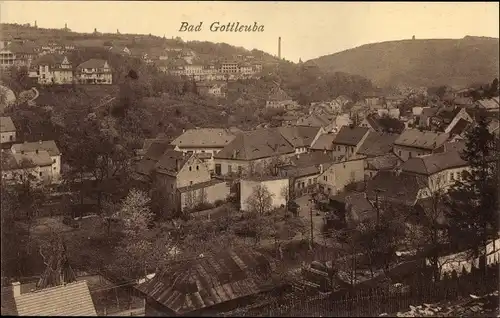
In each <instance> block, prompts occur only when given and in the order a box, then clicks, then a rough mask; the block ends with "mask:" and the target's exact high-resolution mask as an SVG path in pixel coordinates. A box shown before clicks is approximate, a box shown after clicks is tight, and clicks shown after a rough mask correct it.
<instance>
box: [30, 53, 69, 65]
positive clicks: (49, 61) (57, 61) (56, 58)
mask: <svg viewBox="0 0 500 318" xmlns="http://www.w3.org/2000/svg"><path fill="white" fill-rule="evenodd" d="M65 58H66V59H67V57H66V56H64V55H61V54H46V55H42V56H41V57H39V58H38V59H37V60H36V61H34V62H33V63H32V65H34V66H36V65H38V66H40V65H48V66H50V67H58V66H59V65H61V64H62V62H63V61H64V59H65ZM67 61H68V63H70V64H71V62H70V61H69V59H67Z"/></svg>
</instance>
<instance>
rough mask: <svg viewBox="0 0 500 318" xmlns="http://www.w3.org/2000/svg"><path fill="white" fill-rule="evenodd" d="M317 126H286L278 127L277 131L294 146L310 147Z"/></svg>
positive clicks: (317, 130)
mask: <svg viewBox="0 0 500 318" xmlns="http://www.w3.org/2000/svg"><path fill="white" fill-rule="evenodd" d="M319 129H320V128H318V127H306V126H287V127H279V128H278V131H279V132H280V133H281V135H282V136H283V137H285V139H286V140H288V142H289V143H291V144H292V145H293V146H294V147H295V148H297V147H310V146H311V143H312V141H313V140H314V137H316V135H317V134H318V132H319Z"/></svg>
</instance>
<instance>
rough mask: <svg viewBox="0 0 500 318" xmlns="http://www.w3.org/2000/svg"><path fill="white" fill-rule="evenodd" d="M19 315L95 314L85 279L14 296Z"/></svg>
mask: <svg viewBox="0 0 500 318" xmlns="http://www.w3.org/2000/svg"><path fill="white" fill-rule="evenodd" d="M15 302H16V307H17V312H18V314H19V316H97V313H96V310H95V307H94V303H93V301H92V297H91V296H90V291H89V288H88V286H87V282H86V281H80V282H75V283H71V284H67V285H62V286H57V287H50V288H46V289H42V290H40V291H35V292H31V293H26V294H21V295H20V296H17V297H15Z"/></svg>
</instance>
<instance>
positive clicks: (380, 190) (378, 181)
mask: <svg viewBox="0 0 500 318" xmlns="http://www.w3.org/2000/svg"><path fill="white" fill-rule="evenodd" d="M426 184H427V180H426V178H425V177H423V176H419V175H415V174H409V173H404V172H401V173H397V172H395V171H379V172H378V173H377V174H376V175H375V177H373V179H371V180H368V182H367V184H366V194H367V196H368V198H369V199H370V200H371V201H373V200H375V199H376V197H377V194H378V196H379V198H381V199H385V200H387V201H389V202H393V203H401V204H405V205H414V204H415V202H416V200H417V195H418V192H419V190H420V189H424V188H425V187H426Z"/></svg>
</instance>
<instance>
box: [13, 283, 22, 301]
mask: <svg viewBox="0 0 500 318" xmlns="http://www.w3.org/2000/svg"><path fill="white" fill-rule="evenodd" d="M12 293H13V294H14V298H15V297H18V296H21V283H20V282H14V283H12Z"/></svg>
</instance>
